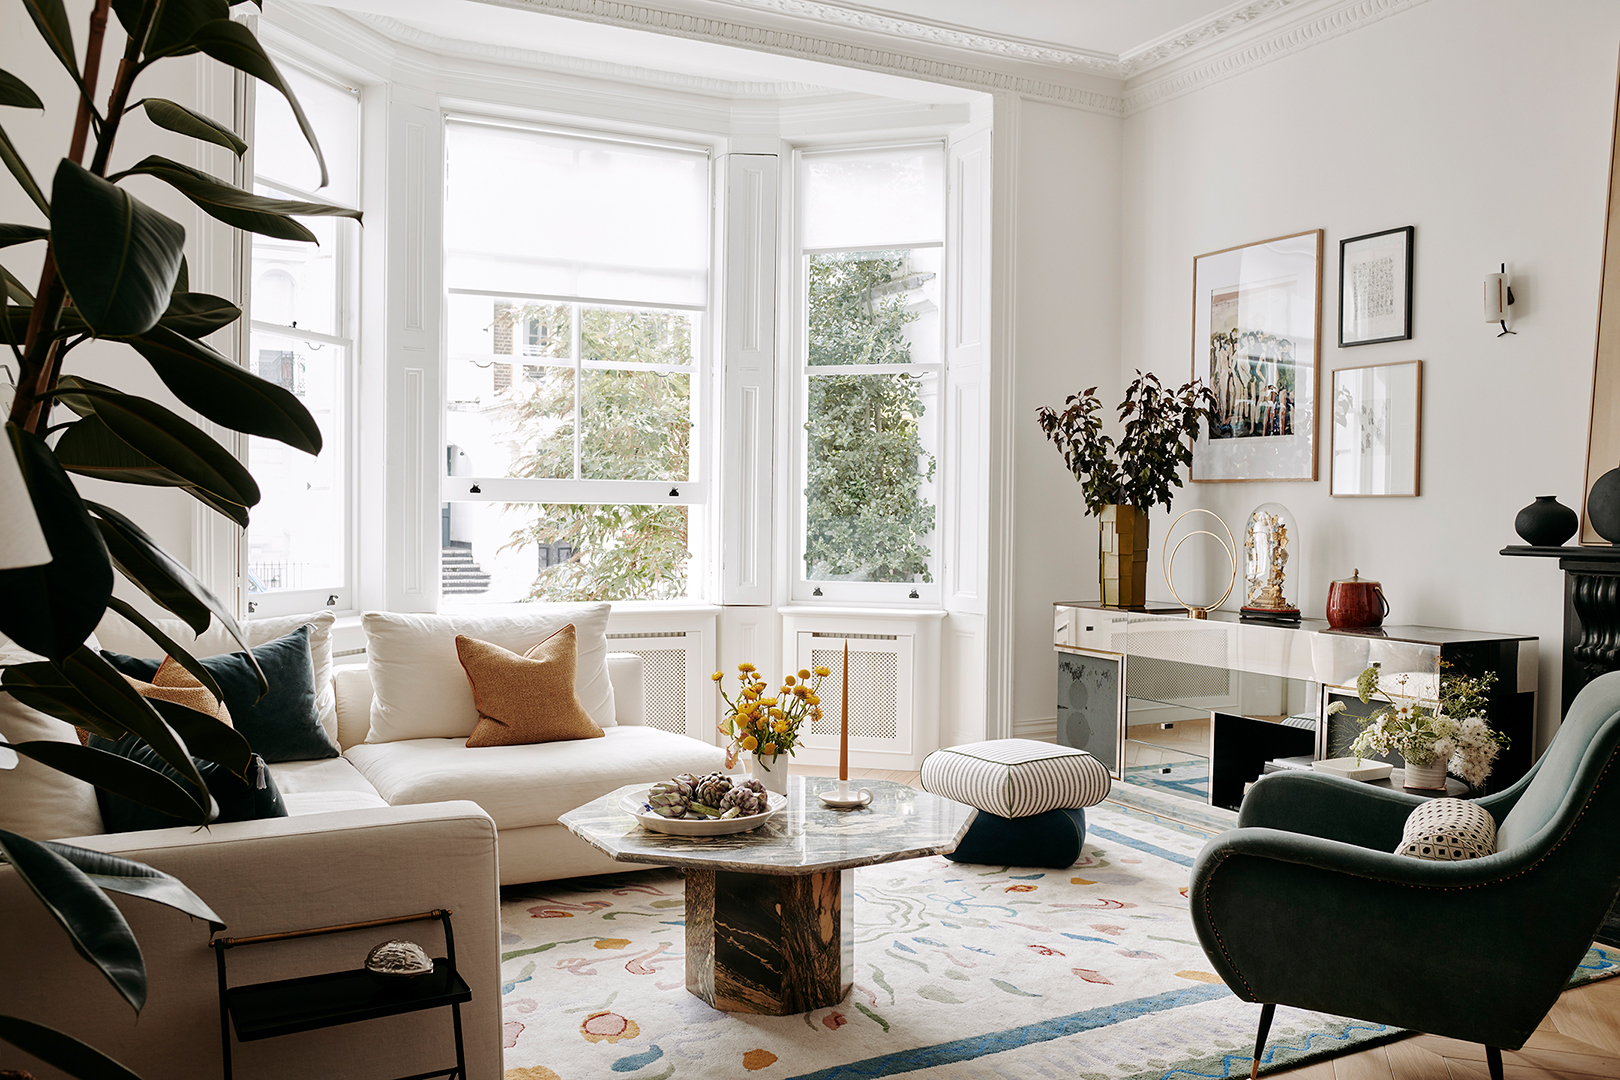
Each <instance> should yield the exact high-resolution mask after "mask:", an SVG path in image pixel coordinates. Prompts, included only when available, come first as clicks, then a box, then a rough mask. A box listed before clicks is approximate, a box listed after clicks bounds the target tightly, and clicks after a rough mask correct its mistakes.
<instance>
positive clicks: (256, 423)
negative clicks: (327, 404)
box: [129, 326, 321, 454]
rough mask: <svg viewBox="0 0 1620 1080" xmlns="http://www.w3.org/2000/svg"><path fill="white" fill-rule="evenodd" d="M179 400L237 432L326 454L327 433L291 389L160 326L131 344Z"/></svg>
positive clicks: (309, 451) (200, 343)
mask: <svg viewBox="0 0 1620 1080" xmlns="http://www.w3.org/2000/svg"><path fill="white" fill-rule="evenodd" d="M129 344H130V345H132V346H134V348H135V351H136V352H138V353H140V354H141V355H142V356H144V357H145V358H146V362H147V363H149V364H151V365H152V370H154V371H156V372H157V375H158V378H160V379H162V380H163V385H164V386H167V387H168V388H169V389H170V391H172V392H173V393H174V396H175V397H177V398H179V399H180V400H181V401H182V402H184V403H185V404H186V405H188V406H189V407H191V408H193V409H195V410H197V412H198V413H200V414H201V415H203V416H205V417H207V418H208V419H210V420H212V421H214V423H216V424H221V425H223V426H225V427H228V428H230V429H231V430H233V431H242V432H246V433H247V434H249V435H258V436H260V437H261V438H266V439H275V440H276V441H277V442H283V443H286V444H287V445H288V446H291V447H294V448H295V449H298V450H303V451H305V452H306V453H310V454H318V453H320V452H321V429H320V427H319V425H317V424H316V423H315V418H314V417H313V416H311V415H310V414H309V410H308V409H306V408H305V407H304V403H303V402H302V401H299V400H298V398H297V397H296V396H295V395H294V394H293V393H292V392H291V391H290V390H288V389H287V388H286V387H283V386H278V385H277V384H275V383H273V382H271V381H270V380H268V379H261V378H260V377H259V376H257V375H255V374H253V373H252V372H250V371H248V370H246V369H245V368H242V367H240V366H239V365H237V364H233V363H232V362H231V361H229V360H227V359H226V358H225V357H223V356H221V355H220V354H219V353H217V352H215V351H214V350H213V349H210V348H209V347H208V346H207V345H204V344H203V343H202V342H200V341H193V340H191V339H190V338H188V337H186V336H185V335H184V334H180V333H177V332H175V331H174V330H172V329H170V328H168V327H164V326H159V327H157V328H155V329H153V330H151V331H150V332H148V333H145V334H142V335H140V336H139V337H137V338H133V339H131V340H130V342H129Z"/></svg>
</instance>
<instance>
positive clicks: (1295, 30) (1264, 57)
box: [1122, 0, 1424, 116]
mask: <svg viewBox="0 0 1620 1080" xmlns="http://www.w3.org/2000/svg"><path fill="white" fill-rule="evenodd" d="M1423 2H1424V0H1324V2H1322V3H1301V4H1297V5H1296V6H1295V7H1294V8H1293V9H1292V14H1294V16H1295V18H1294V19H1293V20H1292V21H1291V22H1290V23H1289V24H1288V25H1287V26H1285V27H1283V28H1281V29H1278V28H1276V27H1275V26H1274V25H1271V24H1267V25H1264V26H1261V27H1251V28H1249V29H1250V32H1249V33H1248V34H1246V35H1243V37H1244V40H1243V41H1241V42H1240V43H1235V44H1232V45H1229V46H1227V47H1226V48H1225V49H1223V50H1218V51H1215V52H1214V54H1213V55H1210V50H1208V49H1200V50H1199V51H1198V53H1197V54H1196V55H1193V56H1189V57H1185V58H1184V59H1183V60H1182V61H1181V62H1179V63H1172V64H1170V65H1167V68H1168V70H1164V71H1157V70H1156V71H1151V72H1149V73H1148V74H1147V75H1145V76H1139V77H1137V78H1134V79H1131V80H1130V81H1129V82H1127V83H1126V84H1125V96H1124V107H1123V110H1122V111H1123V113H1124V115H1126V116H1131V115H1134V114H1135V113H1139V112H1141V111H1142V110H1144V109H1151V108H1153V107H1154V106H1155V105H1162V104H1164V103H1165V102H1167V101H1172V100H1174V99H1176V98H1178V97H1181V96H1183V95H1185V94H1190V93H1192V92H1193V91H1195V90H1200V89H1202V88H1204V87H1206V86H1210V85H1213V84H1214V83H1218V82H1222V81H1224V80H1226V79H1230V78H1232V77H1233V76H1235V75H1241V74H1242V73H1244V72H1245V71H1252V70H1253V69H1255V68H1258V67H1262V66H1264V65H1266V64H1269V63H1271V62H1272V61H1273V60H1280V59H1282V58H1283V57H1285V56H1291V55H1293V54H1294V53H1297V52H1301V51H1303V50H1305V49H1308V48H1310V47H1312V46H1313V45H1320V44H1321V43H1322V42H1324V41H1331V40H1332V39H1334V38H1336V37H1340V36H1342V35H1344V34H1348V33H1350V32H1351V31H1354V30H1360V29H1362V28H1363V27H1366V26H1369V25H1371V24H1373V23H1375V22H1380V21H1382V20H1383V19H1386V18H1388V17H1390V16H1391V15H1398V14H1400V13H1401V12H1403V11H1408V10H1410V9H1411V8H1414V7H1417V6H1418V5H1419V4H1421V3H1423Z"/></svg>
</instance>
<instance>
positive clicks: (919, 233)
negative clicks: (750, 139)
mask: <svg viewBox="0 0 1620 1080" xmlns="http://www.w3.org/2000/svg"><path fill="white" fill-rule="evenodd" d="M799 185H800V188H799V191H800V201H799V206H800V212H801V214H802V215H803V217H802V218H801V220H800V232H799V237H800V244H801V246H803V247H806V248H813V249H815V248H852V247H863V246H870V247H893V246H898V245H903V244H923V243H938V242H939V241H942V240H944V239H945V220H944V212H943V210H944V206H945V148H944V146H943V145H942V144H940V143H927V144H921V145H917V146H887V147H875V148H871V149H865V150H829V151H807V152H805V153H803V154H801V155H800V157H799Z"/></svg>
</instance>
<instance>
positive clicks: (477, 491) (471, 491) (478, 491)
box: [467, 484, 484, 495]
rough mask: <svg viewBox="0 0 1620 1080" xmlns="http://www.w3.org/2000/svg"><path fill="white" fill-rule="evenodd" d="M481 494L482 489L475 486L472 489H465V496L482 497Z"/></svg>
mask: <svg viewBox="0 0 1620 1080" xmlns="http://www.w3.org/2000/svg"><path fill="white" fill-rule="evenodd" d="M483 493H484V489H483V488H481V487H479V486H478V485H477V484H474V485H473V486H472V487H470V488H468V489H467V494H469V495H482V494H483Z"/></svg>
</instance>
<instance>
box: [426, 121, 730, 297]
mask: <svg viewBox="0 0 1620 1080" xmlns="http://www.w3.org/2000/svg"><path fill="white" fill-rule="evenodd" d="M445 139H446V153H447V155H448V157H449V170H448V176H447V180H446V189H445V223H444V227H445V284H446V286H448V287H449V288H452V289H483V290H489V291H502V290H507V289H511V290H514V291H516V292H521V293H529V294H539V295H544V296H571V297H578V298H580V299H595V300H620V301H626V302H630V303H664V304H685V305H692V306H701V305H704V304H706V303H707V302H708V290H709V285H708V280H709V158H708V155H707V154H706V153H702V152H698V151H692V150H683V149H677V148H672V147H663V146H648V145H644V144H639V143H632V142H619V141H616V140H612V139H592V138H581V137H577V136H570V135H561V134H556V133H552V132H540V131H530V130H523V129H519V128H508V127H497V126H493V125H489V124H476V123H466V122H452V123H450V124H449V125H448V126H447V128H446V134H445Z"/></svg>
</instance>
